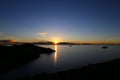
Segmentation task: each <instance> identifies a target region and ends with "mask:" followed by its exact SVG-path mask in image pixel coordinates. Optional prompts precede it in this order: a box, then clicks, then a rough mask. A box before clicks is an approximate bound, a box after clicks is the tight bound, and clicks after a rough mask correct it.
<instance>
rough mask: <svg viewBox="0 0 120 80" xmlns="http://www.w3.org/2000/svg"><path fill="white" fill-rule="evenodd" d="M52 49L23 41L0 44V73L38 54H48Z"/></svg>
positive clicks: (32, 58) (36, 56)
mask: <svg viewBox="0 0 120 80" xmlns="http://www.w3.org/2000/svg"><path fill="white" fill-rule="evenodd" d="M52 52H54V50H52V49H50V48H43V47H38V46H35V45H33V44H29V43H25V44H22V45H13V46H0V74H1V73H4V72H7V71H9V70H11V69H13V68H15V67H17V66H20V65H22V64H25V63H27V62H30V61H32V60H34V59H37V58H38V57H39V56H40V54H42V53H47V54H50V53H52Z"/></svg>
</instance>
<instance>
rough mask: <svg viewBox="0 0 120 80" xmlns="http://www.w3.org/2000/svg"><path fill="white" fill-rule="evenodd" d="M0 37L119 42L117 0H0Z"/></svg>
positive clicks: (22, 39) (31, 39) (25, 39)
mask: <svg viewBox="0 0 120 80" xmlns="http://www.w3.org/2000/svg"><path fill="white" fill-rule="evenodd" d="M0 39H1V40H3V39H13V40H18V41H37V40H48V41H55V40H57V41H70V42H120V0H0Z"/></svg>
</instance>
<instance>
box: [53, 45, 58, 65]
mask: <svg viewBox="0 0 120 80" xmlns="http://www.w3.org/2000/svg"><path fill="white" fill-rule="evenodd" d="M57 54H58V53H57V45H55V54H54V63H55V64H56V62H57Z"/></svg>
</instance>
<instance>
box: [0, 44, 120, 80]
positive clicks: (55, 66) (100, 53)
mask: <svg viewBox="0 0 120 80" xmlns="http://www.w3.org/2000/svg"><path fill="white" fill-rule="evenodd" d="M38 46H40V45H38ZM41 46H43V47H48V48H52V49H54V50H56V52H55V53H52V54H42V55H40V57H39V58H38V59H36V60H34V61H32V62H30V63H28V64H25V65H23V66H21V67H19V68H17V69H14V70H12V71H10V72H8V73H6V74H4V75H1V76H0V80H9V79H12V80H14V79H17V78H21V77H25V76H34V75H35V74H38V73H43V72H45V73H53V72H58V71H64V70H69V69H74V68H80V67H82V66H86V65H88V64H95V63H101V62H104V61H107V60H111V59H116V58H120V45H108V48H107V49H103V48H102V46H103V45H72V47H69V46H68V45H41Z"/></svg>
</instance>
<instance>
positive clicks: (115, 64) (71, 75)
mask: <svg viewBox="0 0 120 80" xmlns="http://www.w3.org/2000/svg"><path fill="white" fill-rule="evenodd" d="M111 79H112V80H119V79H120V59H114V60H111V61H107V62H104V63H98V64H91V65H88V66H86V67H82V68H80V69H73V70H68V71H63V72H57V73H52V74H47V73H42V74H38V75H36V76H34V77H26V78H24V79H20V80H111Z"/></svg>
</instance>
